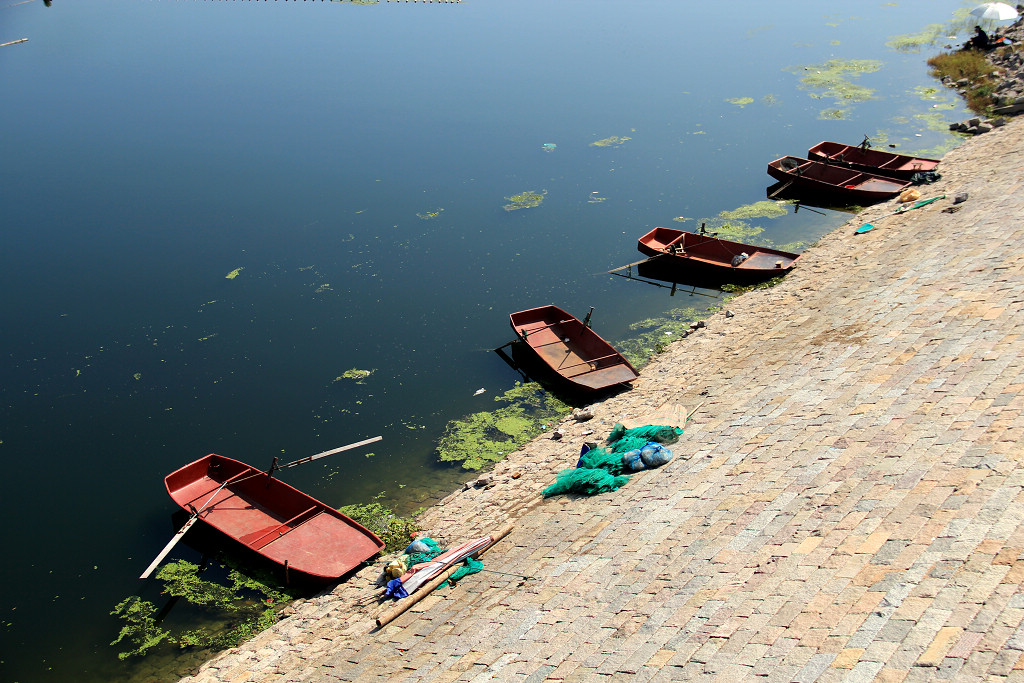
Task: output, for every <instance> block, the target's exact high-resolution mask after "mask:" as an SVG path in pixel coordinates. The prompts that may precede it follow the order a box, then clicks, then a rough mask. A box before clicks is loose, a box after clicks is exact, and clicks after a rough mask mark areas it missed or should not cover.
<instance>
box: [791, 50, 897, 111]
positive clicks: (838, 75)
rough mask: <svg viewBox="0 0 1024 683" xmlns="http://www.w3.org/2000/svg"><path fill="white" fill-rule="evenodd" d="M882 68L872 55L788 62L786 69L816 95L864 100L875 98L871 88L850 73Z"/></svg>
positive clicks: (841, 99) (867, 71) (828, 97)
mask: <svg viewBox="0 0 1024 683" xmlns="http://www.w3.org/2000/svg"><path fill="white" fill-rule="evenodd" d="M881 68H882V62H881V61H878V60H875V59H830V60H828V61H827V62H825V63H824V64H808V65H805V66H791V67H788V68H786V69H785V71H789V72H790V73H794V74H796V75H797V76H800V85H801V87H802V88H803V89H805V90H810V91H812V92H811V97H814V98H816V99H833V100H840V101H843V102H864V101H867V100H871V99H874V98H875V91H874V90H873V89H871V88H865V87H864V86H860V85H856V84H854V83H853V82H852V81H851V80H850V77H851V76H856V75H860V74H866V73H873V72H875V71H878V70H879V69H881Z"/></svg>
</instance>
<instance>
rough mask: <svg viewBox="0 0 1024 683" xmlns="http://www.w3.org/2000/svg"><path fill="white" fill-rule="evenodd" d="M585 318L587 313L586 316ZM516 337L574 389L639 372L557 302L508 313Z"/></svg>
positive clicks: (608, 383) (615, 381)
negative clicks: (552, 304) (556, 304)
mask: <svg viewBox="0 0 1024 683" xmlns="http://www.w3.org/2000/svg"><path fill="white" fill-rule="evenodd" d="M588 318H589V316H588ZM509 320H510V322H511V324H512V329H513V330H515V332H516V335H518V337H519V339H521V340H522V341H524V342H526V344H527V345H528V346H529V347H530V349H532V350H533V351H534V353H536V354H537V356H538V357H540V359H541V360H542V361H544V363H545V364H546V365H547V366H548V367H550V368H551V369H552V370H553V371H554V372H555V373H556V374H557V375H558V376H560V377H562V378H563V379H565V380H566V381H567V382H569V383H570V384H572V385H573V386H574V387H576V388H578V389H582V390H584V391H598V390H600V389H607V388H609V387H613V386H615V385H616V384H623V383H628V382H632V381H633V380H635V379H636V378H637V377H639V373H638V372H637V371H636V368H634V367H633V365H632V364H631V363H630V362H629V361H628V360H626V358H625V356H623V355H622V354H621V353H619V352H618V351H616V350H615V348H614V347H613V346H612V345H611V344H609V343H608V342H606V341H605V340H604V339H602V338H601V337H600V335H598V334H597V332H594V331H593V330H592V329H590V325H589V324H587V323H585V322H581V321H580V320H579V319H578V318H576V317H574V316H572V315H570V314H569V313H566V312H565V311H563V310H562V309H561V308H558V307H557V306H541V307H539V308H531V309H528V310H525V311H519V312H518V313H513V314H511V315H510V316H509Z"/></svg>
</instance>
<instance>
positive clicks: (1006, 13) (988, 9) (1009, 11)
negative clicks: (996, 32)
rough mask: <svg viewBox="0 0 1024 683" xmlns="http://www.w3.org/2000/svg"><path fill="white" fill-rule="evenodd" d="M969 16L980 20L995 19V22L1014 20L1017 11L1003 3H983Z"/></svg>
mask: <svg viewBox="0 0 1024 683" xmlns="http://www.w3.org/2000/svg"><path fill="white" fill-rule="evenodd" d="M971 14H973V15H974V16H976V17H979V18H981V19H995V20H997V21H1005V20H1006V19H1016V18H1017V16H1018V13H1017V10H1015V9H1014V8H1012V7H1010V6H1009V5H1007V4H1006V3H1005V2H986V3H983V4H981V5H978V6H977V7H975V8H974V9H972V10H971Z"/></svg>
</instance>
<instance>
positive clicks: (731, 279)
mask: <svg viewBox="0 0 1024 683" xmlns="http://www.w3.org/2000/svg"><path fill="white" fill-rule="evenodd" d="M637 249H638V250H639V251H640V253H642V254H646V255H647V256H653V257H657V258H658V259H659V262H660V264H661V265H664V266H666V267H672V268H678V269H679V270H680V271H681V272H685V273H686V274H688V275H693V276H696V277H703V278H709V277H713V278H717V279H719V280H721V281H722V282H727V283H730V284H739V283H743V282H752V281H756V280H766V279H769V278H772V277H776V276H778V275H782V274H784V273H788V272H789V271H790V270H792V268H793V266H795V265H796V262H797V259H799V258H800V255H799V254H793V253H790V252H788V251H780V250H778V249H769V248H768V247H756V246H754V245H751V244H742V243H740V242H731V241H729V240H723V239H718V238H717V237H712V236H711V235H701V234H698V233H695V232H686V231H684V230H678V229H676V228H654V229H653V230H651V231H650V232H648V233H647V234H646V235H644V236H643V237H641V238H640V239H639V240H638V242H637ZM743 254H746V258H743V257H742V256H743ZM737 257H740V258H737ZM737 261H738V263H737Z"/></svg>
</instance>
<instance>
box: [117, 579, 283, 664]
mask: <svg viewBox="0 0 1024 683" xmlns="http://www.w3.org/2000/svg"><path fill="white" fill-rule="evenodd" d="M225 564H226V566H227V567H228V568H229V571H228V574H227V582H228V583H227V585H225V584H223V583H218V582H215V581H210V580H208V579H204V578H202V577H201V576H200V572H201V570H200V568H199V566H198V565H196V564H193V563H191V562H187V561H184V560H179V561H177V562H168V563H167V564H165V565H164V566H163V567H161V569H160V571H159V572H157V575H156V578H157V579H159V580H160V581H163V582H164V590H163V593H165V594H168V595H171V596H173V597H175V598H180V599H182V600H184V601H185V602H186V603H188V604H189V605H192V606H193V607H199V608H202V609H204V610H207V611H211V610H212V612H213V613H214V614H215V616H216V619H215V621H216V622H217V626H216V627H215V628H205V627H200V628H195V629H191V630H185V631H181V632H178V633H174V632H172V631H170V630H168V629H164V628H162V627H160V625H159V624H158V623H157V620H156V617H155V616H154V615H155V614H156V613H157V608H156V606H155V605H154V604H153V603H151V602H149V601H147V600H142V599H141V598H139V597H138V596H134V595H133V596H131V597H128V598H125V599H124V600H122V601H121V602H119V603H118V604H117V605H116V606H115V607H114V610H113V611H112V612H111V615H113V616H116V617H118V618H119V619H120V620H121V621H122V622H124V623H123V625H122V627H121V632H120V633H119V634H118V637H117V639H116V640H114V641H113V642H112V643H111V645H117V644H120V643H125V644H128V645H130V646H131V647H130V649H127V650H124V651H122V652H119V653H118V657H120V658H121V659H127V658H128V657H131V656H133V655H145V654H146V653H147V652H148V651H149V650H151V649H152V648H153V647H155V646H157V645H159V644H160V643H162V642H164V641H167V642H169V643H174V644H176V645H177V646H178V647H182V648H184V647H192V646H198V647H203V648H213V649H224V648H227V647H232V646H234V645H237V644H238V643H240V642H242V641H244V640H246V639H248V638H250V637H252V636H253V635H254V634H256V633H258V632H259V631H262V630H263V629H265V628H267V627H268V626H270V625H271V624H273V623H274V622H275V621H277V606H279V605H282V604H284V603H286V602H288V601H290V600H291V599H292V598H293V597H294V596H293V595H292V594H291V593H289V592H287V591H286V590H283V589H278V588H272V587H271V586H270V583H271V582H270V580H269V579H265V578H262V577H256V576H249V575H246V574H243V573H242V572H240V571H239V570H238V569H237V568H236V567H234V566H232V565H231V564H230V563H225Z"/></svg>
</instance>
